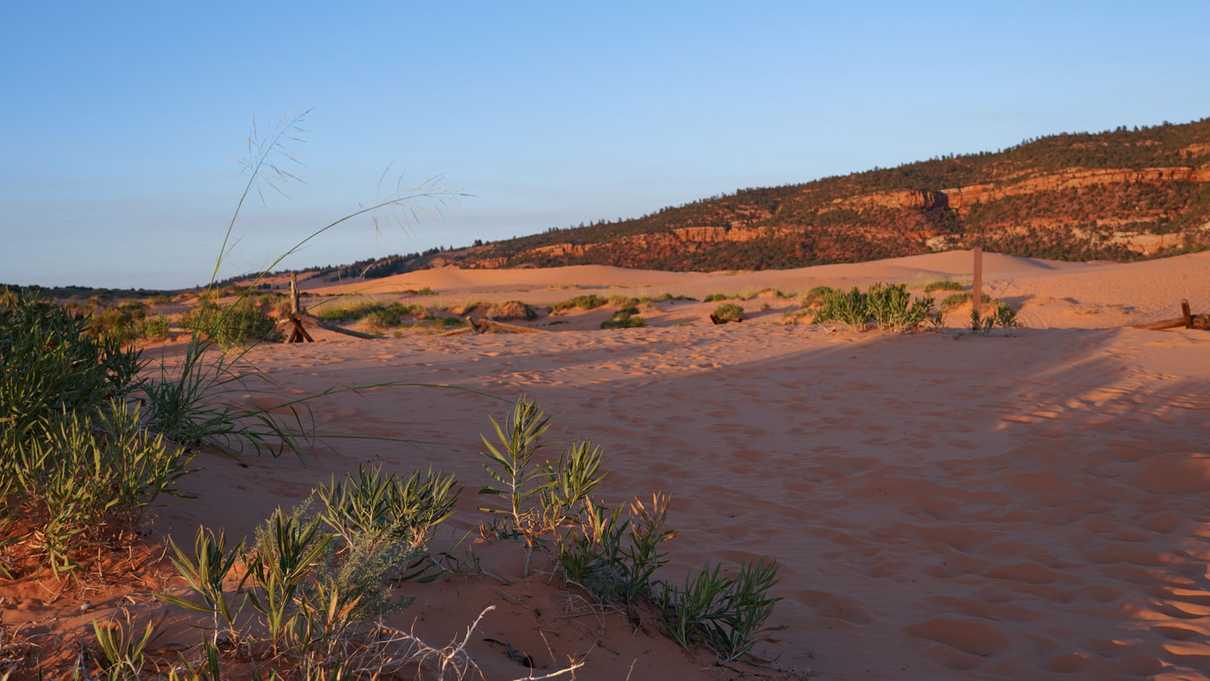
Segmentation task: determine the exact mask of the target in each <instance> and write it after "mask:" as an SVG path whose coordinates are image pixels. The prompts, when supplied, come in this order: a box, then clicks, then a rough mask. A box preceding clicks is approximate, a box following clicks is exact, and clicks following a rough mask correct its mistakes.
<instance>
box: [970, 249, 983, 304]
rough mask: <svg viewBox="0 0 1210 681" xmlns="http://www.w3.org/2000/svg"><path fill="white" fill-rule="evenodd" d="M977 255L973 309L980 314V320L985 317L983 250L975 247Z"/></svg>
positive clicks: (972, 289) (972, 300)
mask: <svg viewBox="0 0 1210 681" xmlns="http://www.w3.org/2000/svg"><path fill="white" fill-rule="evenodd" d="M973 253H974V255H975V273H974V274H975V277H974V279H975V280H974V282H973V284H972V285H971V305H973V306H974V307H973V308H971V309H972V310H974V311H975V312H978V313H979V316H980V318H982V317H983V249H982V248H980V247H979V246H975V248H974V249H973Z"/></svg>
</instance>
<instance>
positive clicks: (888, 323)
mask: <svg viewBox="0 0 1210 681" xmlns="http://www.w3.org/2000/svg"><path fill="white" fill-rule="evenodd" d="M866 306H867V308H868V310H869V314H870V317H871V318H872V319H873V321H874V324H875V325H877V326H878V328H880V329H887V330H891V331H905V330H910V329H915V328H917V327H919V326H920V325H922V324H924V323H925V322H927V321H930V320H932V319H934V318H935V316H936V309H935V307H934V303H933V299H932V298H916V299H913V298H912V295H911V294H910V293H908V290H907V286H905V285H903V284H874V285H873V286H871V287H870V290H869V293H867V294H866Z"/></svg>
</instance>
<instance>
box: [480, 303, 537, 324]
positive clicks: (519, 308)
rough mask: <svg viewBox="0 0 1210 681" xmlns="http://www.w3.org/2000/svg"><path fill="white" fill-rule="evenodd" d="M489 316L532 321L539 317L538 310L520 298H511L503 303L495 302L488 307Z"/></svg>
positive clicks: (491, 317)
mask: <svg viewBox="0 0 1210 681" xmlns="http://www.w3.org/2000/svg"><path fill="white" fill-rule="evenodd" d="M487 316H488V318H489V319H498V320H502V321H509V320H523V321H531V320H534V319H537V318H538V312H537V310H535V309H534V308H533V307H531V306H530V305H528V304H526V303H523V302H521V301H519V300H509V301H505V302H503V303H495V304H493V305H492V306H491V307H490V308H488V311H487Z"/></svg>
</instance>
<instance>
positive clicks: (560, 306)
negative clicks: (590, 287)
mask: <svg viewBox="0 0 1210 681" xmlns="http://www.w3.org/2000/svg"><path fill="white" fill-rule="evenodd" d="M608 303H609V299H607V298H603V297H601V296H598V295H597V294H595V293H590V294H588V295H585V296H576V297H575V298H570V299H568V300H564V301H562V302H558V303H555V304H554V305H553V306H552V307H551V309H552V310H553V311H555V312H563V311H565V310H573V309H580V310H592V309H595V308H598V307H601V306H602V305H607V304H608Z"/></svg>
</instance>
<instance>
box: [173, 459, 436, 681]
mask: <svg viewBox="0 0 1210 681" xmlns="http://www.w3.org/2000/svg"><path fill="white" fill-rule="evenodd" d="M456 496H457V488H456V487H455V485H454V480H453V477H452V476H446V475H440V474H434V473H432V472H428V473H424V474H420V473H416V474H413V475H411V476H409V477H408V478H406V479H399V478H397V477H395V476H386V475H383V474H382V472H381V471H380V470H365V469H362V470H360V471H359V472H358V473H357V474H355V475H351V476H349V477H348V478H346V479H345V480H343V481H340V482H336V481H332V482H331V483H329V484H328V485H326V486H323V487H320V488H318V489H316V490H315V491H314V492H313V494H312V497H311V498H310V499H309V500H308V501H306V502H304V503H303V504H301V505H299V506H298V507H296V508H294V509H291V510H284V509H281V508H278V509H276V510H274V512H273V513H272V514H271V515H270V516H269V518H267V519H266V520H265V521H264V522H263V523H262V524H261V525H260V526H259V527H258V528H257V530H256V532H255V539H254V541H253V543H252V545H251V546H250V547H248V548H247V549H245V548H244V547H243V545H242V544H241V545H237V546H235V547H232V548H228V547H227V545H226V540H225V538H224V537H223V535H222V533H215V532H213V531H212V530H209V529H207V528H205V527H200V528H198V531H197V534H196V536H195V539H194V546H193V551H192V553H189V552H187V551H185V550H184V549H182V548H181V547H179V546H177V545H176V543H175V542H171V540H170V547H171V549H172V554H171V555H172V563H173V566H174V567H175V568H176V570H177V572H178V574H180V576H181V577H182V579H183V580H184V582H185V584H186V586H187V587H188V590H189V591H188V593H187V594H184V595H174V594H161V595H160V596H159V597H160V599H161V600H164V601H165V602H168V603H172V604H174V605H177V606H180V607H183V608H186V609H189V610H193V611H197V612H202V613H205V614H207V615H209V616H210V618H211V626H212V627H213V630H212V632H211V636H210V637H209V638H210V644H209V650H210V651H212V653H211V655H212V657H213V658H214V659H213V660H212V665H211V666H217V664H218V660H217V657H218V655H219V654H220V650H219V649H218V647H217V645H216V644H217V642H218V640H219V634H220V632H225V634H226V638H227V639H228V641H229V644H230V646H231V647H232V648H233V649H234V650H236V651H239V650H243V651H245V654H253V655H256V654H257V653H256V652H255V651H258V650H261V651H263V652H262V653H260V654H261V655H262V656H263V658H264V659H265V660H266V661H267V662H270V663H271V664H272V665H274V666H279V667H280V668H285V669H299V668H305V667H306V666H308V665H312V664H318V665H319V666H321V667H324V668H330V665H332V664H340V663H341V661H342V660H343V659H346V658H347V656H348V650H349V648H348V644H350V643H351V642H354V641H357V640H360V641H363V642H367V641H368V642H369V643H366V645H369V644H370V643H373V642H374V641H373V638H372V637H373V635H374V634H375V632H377V630H378V628H379V627H380V625H379V624H378V622H379V620H380V618H381V617H382V616H383V615H384V614H386V613H387V612H390V611H392V610H395V609H398V608H400V607H404V606H406V605H407V603H408V600H407V599H399V598H396V599H393V598H392V596H391V588H392V585H393V584H395V583H397V582H398V581H399V580H404V579H412V578H416V577H418V576H420V575H422V574H423V572H424V570H423V569H417V567H416V566H417V565H418V564H419V563H421V562H423V561H425V560H428V559H427V549H426V545H427V542H428V538H429V536H430V534H431V531H432V529H433V528H434V527H435V526H436V525H437V524H439V523H441V522H442V521H444V520H445V519H446V518H448V517H449V515H450V513H451V512H452V510H453V506H454V501H455V499H456ZM315 507H318V511H316V512H312V508H315ZM240 559H242V561H243V562H244V564H245V565H246V566H247V576H246V577H245V578H244V579H243V580H241V581H240V582H239V584H238V586H236V587H235V590H234V593H228V591H227V587H226V586H225V585H226V584H227V583H228V577H229V576H230V575H231V573H232V569H233V566H234V565H235V564H236V562H237V560H240ZM245 599H246V602H247V603H248V604H249V605H250V606H251V608H252V611H253V613H254V616H253V617H252V618H248V617H243V618H241V617H239V609H238V608H233V607H232V603H236V602H241V601H245ZM395 633H398V632H395ZM262 636H263V641H261V640H258V639H259V638H260V637H262ZM378 643H379V644H381V641H379V642H378ZM361 650H362V651H363V652H364V645H363V646H362V647H361ZM357 678H361V677H357Z"/></svg>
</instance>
